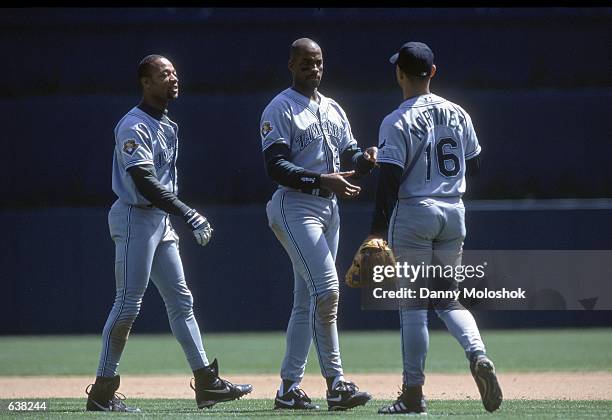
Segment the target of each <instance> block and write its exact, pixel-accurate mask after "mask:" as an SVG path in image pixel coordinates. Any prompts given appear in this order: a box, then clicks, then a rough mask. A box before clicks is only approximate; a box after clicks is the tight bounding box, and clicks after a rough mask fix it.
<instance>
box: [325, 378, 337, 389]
mask: <svg viewBox="0 0 612 420" xmlns="http://www.w3.org/2000/svg"><path fill="white" fill-rule="evenodd" d="M334 379H336V377H335V376H331V377H329V378H325V382H327V389H329V390H330V391H331V390H332V385H333V384H334Z"/></svg>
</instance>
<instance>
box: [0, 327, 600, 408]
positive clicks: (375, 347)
mask: <svg viewBox="0 0 612 420" xmlns="http://www.w3.org/2000/svg"><path fill="white" fill-rule="evenodd" d="M482 335H483V338H484V340H485V343H486V344H487V347H488V353H489V354H490V355H491V357H492V358H493V359H494V360H495V361H496V364H497V366H498V369H503V371H505V372H544V371H550V372H555V371H563V372H567V371H584V372H589V371H590V372H593V371H608V372H609V371H612V329H581V330H571V329H568V330H563V329H559V330H523V331H493V330H491V331H486V330H485V331H483V332H482ZM204 340H205V341H204V344H205V347H206V350H207V353H208V356H209V358H210V359H211V360H212V358H214V357H218V358H219V359H220V361H221V369H222V374H237V373H242V374H248V373H271V374H277V372H278V369H279V365H280V361H281V358H282V355H283V351H284V334H283V333H282V332H274V333H250V334H205V335H204ZM340 342H341V349H342V359H343V364H344V367H345V370H346V371H347V373H367V372H397V373H398V374H399V373H400V372H401V360H400V346H399V332H398V331H382V332H348V331H347V332H342V333H341V334H340ZM99 351H100V337H99V336H39V337H6V336H5V337H0V375H2V376H11V375H19V376H27V375H49V376H52V375H88V376H93V374H94V373H95V368H96V366H97V360H98V353H99ZM312 351H313V350H312V349H311V354H310V356H311V357H310V358H309V362H308V367H307V371H308V372H310V373H317V372H318V371H319V368H318V363H317V360H316V359H317V358H316V356H314V354H313V353H312ZM466 367H467V364H466V360H465V358H464V356H463V352H462V350H461V348H460V347H459V345H458V344H457V343H456V342H455V341H454V339H453V338H452V337H450V335H449V334H448V333H446V332H445V331H433V332H431V336H430V349H429V353H428V358H427V372H440V373H453V372H457V373H458V372H461V373H465V372H466ZM187 372H189V368H188V366H187V363H186V361H185V359H184V356H183V353H182V351H181V349H180V347H179V345H178V344H177V343H176V341H175V340H174V338H173V337H172V336H170V335H142V334H138V333H134V334H133V335H132V336H131V337H130V340H129V342H128V345H127V347H126V350H125V352H124V356H123V358H122V361H121V373H122V374H125V375H128V374H151V375H159V374H181V373H182V374H184V373H187ZM611 386H612V384H611ZM318 401H319V403H320V405H321V406H322V407H324V408H325V406H326V405H325V403H324V401H321V400H318ZM129 402H130V404H131V405H135V406H138V407H140V408H142V409H143V410H144V414H142V415H129V416H122V415H118V414H113V418H123V417H130V418H134V417H138V418H141V417H146V418H164V419H166V418H168V419H180V418H188V417H193V416H206V417H216V418H227V417H243V418H267V417H271V418H275V419H281V418H291V419H296V418H302V417H312V416H333V417H340V418H342V417H350V418H380V416H378V415H376V409H377V408H378V407H380V406H382V405H384V404H386V403H390V401H383V400H375V401H372V402H370V403H369V404H368V405H367V406H366V407H362V408H359V409H356V410H352V411H350V412H345V413H330V412H327V411H325V410H322V411H319V412H316V413H302V412H297V413H293V412H286V411H280V412H278V411H273V410H271V407H272V405H273V403H272V400H271V399H270V400H243V401H237V402H232V403H224V404H220V405H217V406H216V407H214V408H213V409H212V410H197V409H196V408H195V406H194V402H193V401H192V400H162V399H135V398H130V400H129ZM83 404H84V400H83V399H82V398H76V399H52V400H51V401H50V404H49V406H50V410H49V411H47V412H45V413H29V414H28V413H19V414H16V413H9V412H7V411H0V418H19V419H28V418H49V417H51V418H70V419H77V418H108V414H104V413H102V414H96V413H84V412H83ZM429 414H430V417H431V416H433V417H452V418H453V419H467V418H478V417H483V418H485V417H486V418H496V419H498V418H499V419H506V418H512V419H519V418H536V419H553V418H554V419H570V418H571V419H583V418H584V419H586V418H589V419H593V418H596V419H599V418H612V401H538V400H529V401H519V400H506V401H504V403H503V405H502V409H501V410H499V411H498V412H496V413H494V414H489V413H486V412H485V411H484V409H483V408H482V405H481V403H480V401H473V400H472V401H470V400H466V401H444V400H434V401H429Z"/></svg>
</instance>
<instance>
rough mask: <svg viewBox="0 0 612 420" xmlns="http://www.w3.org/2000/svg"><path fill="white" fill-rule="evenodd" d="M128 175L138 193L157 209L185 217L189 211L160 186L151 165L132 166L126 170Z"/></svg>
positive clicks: (174, 196) (175, 197)
mask: <svg viewBox="0 0 612 420" xmlns="http://www.w3.org/2000/svg"><path fill="white" fill-rule="evenodd" d="M128 173H129V174H130V176H131V177H132V180H133V181H134V184H135V185H136V188H137V189H138V192H139V193H140V194H141V195H142V196H143V197H144V198H146V199H147V200H149V201H150V202H151V204H153V205H154V206H155V207H157V208H158V209H160V210H163V211H165V212H166V213H170V214H173V215H175V216H185V214H187V212H188V211H189V210H191V209H190V208H189V206H187V205H186V204H185V203H183V202H182V201H181V200H179V199H178V197H177V196H176V195H175V194H174V193H172V192H171V191H168V190H167V189H165V188H164V187H163V186H162V184H161V183H160V182H159V180H158V179H157V177H156V176H155V172H154V169H153V166H152V165H138V166H132V167H131V168H129V169H128Z"/></svg>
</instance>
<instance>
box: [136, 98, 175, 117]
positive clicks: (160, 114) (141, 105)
mask: <svg viewBox="0 0 612 420" xmlns="http://www.w3.org/2000/svg"><path fill="white" fill-rule="evenodd" d="M137 108H138V109H140V110H141V111H142V112H144V113H145V114H147V115H150V116H151V117H153V118H155V119H156V120H158V121H161V119H162V118H163V117H164V115H166V116H167V114H168V110H167V109H164V110H163V111H160V110H159V109H155V108H153V107H152V106H149V105H147V104H145V103H144V102H141V103H139V104H138V106H137Z"/></svg>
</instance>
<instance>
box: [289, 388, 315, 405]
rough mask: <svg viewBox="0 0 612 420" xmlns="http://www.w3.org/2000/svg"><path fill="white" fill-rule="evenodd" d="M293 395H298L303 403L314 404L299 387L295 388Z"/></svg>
mask: <svg viewBox="0 0 612 420" xmlns="http://www.w3.org/2000/svg"><path fill="white" fill-rule="evenodd" d="M293 393H294V394H296V395H297V396H298V397H299V398H300V399H301V400H302V401H306V402H312V400H311V399H310V398H309V397H308V395H306V392H305V391H304V390H303V389H302V388H299V387H295V388H293Z"/></svg>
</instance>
